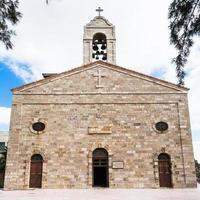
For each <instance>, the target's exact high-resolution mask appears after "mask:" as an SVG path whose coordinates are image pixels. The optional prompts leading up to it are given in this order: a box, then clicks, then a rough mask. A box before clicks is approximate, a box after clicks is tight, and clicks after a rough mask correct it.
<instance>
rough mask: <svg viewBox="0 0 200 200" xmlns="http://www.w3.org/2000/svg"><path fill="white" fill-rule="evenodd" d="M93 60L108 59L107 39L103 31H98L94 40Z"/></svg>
mask: <svg viewBox="0 0 200 200" xmlns="http://www.w3.org/2000/svg"><path fill="white" fill-rule="evenodd" d="M92 49H93V52H92V58H93V60H103V61H106V60H107V39H106V35H105V34H103V33H96V34H95V35H94V36H93V41H92Z"/></svg>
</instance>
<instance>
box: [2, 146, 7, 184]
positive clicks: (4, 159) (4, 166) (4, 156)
mask: <svg viewBox="0 0 200 200" xmlns="http://www.w3.org/2000/svg"><path fill="white" fill-rule="evenodd" d="M6 157H7V147H6V146H3V147H2V146H1V147H0V188H3V185H4V176H5V170H6Z"/></svg>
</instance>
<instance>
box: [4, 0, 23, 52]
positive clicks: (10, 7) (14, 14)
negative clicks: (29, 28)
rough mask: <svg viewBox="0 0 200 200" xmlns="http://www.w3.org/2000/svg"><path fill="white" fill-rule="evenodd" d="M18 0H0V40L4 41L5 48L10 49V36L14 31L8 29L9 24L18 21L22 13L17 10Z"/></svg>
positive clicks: (11, 45)
mask: <svg viewBox="0 0 200 200" xmlns="http://www.w3.org/2000/svg"><path fill="white" fill-rule="evenodd" d="M18 5H19V1H18V0H0V41H1V42H3V43H4V45H5V46H6V49H12V48H13V44H12V42H11V37H12V36H13V35H15V31H14V30H12V29H10V25H15V24H17V23H18V21H19V19H20V18H21V16H22V14H21V13H20V12H19V11H18Z"/></svg>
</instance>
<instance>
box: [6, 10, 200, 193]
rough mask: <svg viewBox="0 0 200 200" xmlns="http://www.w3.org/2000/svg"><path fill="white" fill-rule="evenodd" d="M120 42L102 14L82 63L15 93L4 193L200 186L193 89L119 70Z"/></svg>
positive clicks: (87, 38)
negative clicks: (193, 132)
mask: <svg viewBox="0 0 200 200" xmlns="http://www.w3.org/2000/svg"><path fill="white" fill-rule="evenodd" d="M98 11H99V12H100V11H101V10H100V9H99V10H98ZM115 44H116V38H115V27H114V26H113V25H112V24H111V23H110V22H109V21H108V20H107V19H105V18H104V17H103V16H101V15H100V14H99V15H98V16H96V17H95V18H94V19H93V20H92V21H91V22H89V23H88V24H87V25H86V26H85V27H84V37H83V49H84V55H83V61H84V64H83V65H82V66H80V67H77V68H74V69H72V70H69V71H66V72H63V73H59V74H43V76H44V78H43V79H42V80H39V81H36V82H33V83H30V84H26V85H23V86H21V87H18V88H15V89H13V90H12V92H13V103H12V112H11V125H10V138H9V143H8V157H7V166H6V176H5V189H28V188H92V187H110V188H159V187H173V188H184V187H196V178H195V168H194V156H193V147H192V138H191V129H190V119H189V112H188V98H187V92H188V89H187V88H185V87H179V86H177V85H175V84H172V83H169V82H166V81H163V80H160V79H158V78H154V77H152V76H148V75H145V74H142V73H139V72H136V71H133V70H130V69H127V68H124V67H120V66H117V65H116V47H115Z"/></svg>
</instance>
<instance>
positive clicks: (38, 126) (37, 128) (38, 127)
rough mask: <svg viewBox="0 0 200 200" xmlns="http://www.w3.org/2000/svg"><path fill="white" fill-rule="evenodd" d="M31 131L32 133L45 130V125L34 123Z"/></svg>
mask: <svg viewBox="0 0 200 200" xmlns="http://www.w3.org/2000/svg"><path fill="white" fill-rule="evenodd" d="M32 129H33V130H34V131H43V130H44V129H45V124H44V123H42V122H35V123H33V124H32Z"/></svg>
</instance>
